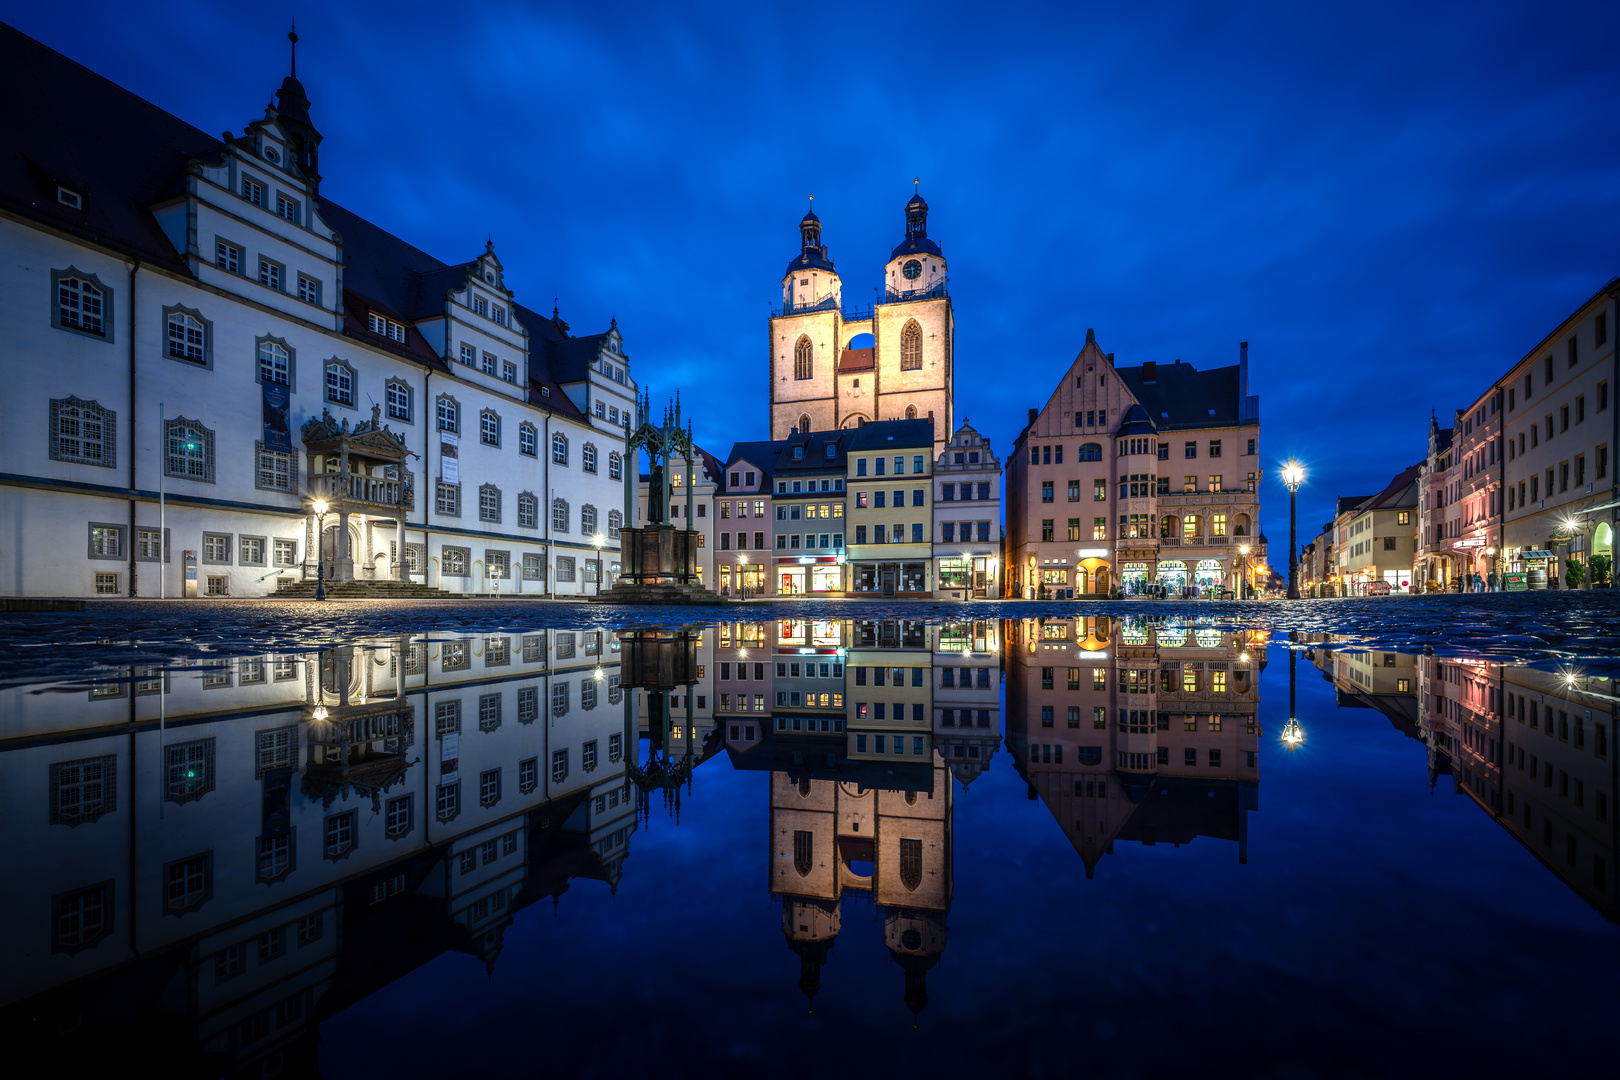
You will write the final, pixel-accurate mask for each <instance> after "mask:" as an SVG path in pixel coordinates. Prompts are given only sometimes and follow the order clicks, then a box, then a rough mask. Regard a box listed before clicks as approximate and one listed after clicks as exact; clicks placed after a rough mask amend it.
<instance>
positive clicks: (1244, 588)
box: [1238, 544, 1249, 600]
mask: <svg viewBox="0 0 1620 1080" xmlns="http://www.w3.org/2000/svg"><path fill="white" fill-rule="evenodd" d="M1238 556H1239V566H1241V567H1242V569H1240V570H1239V571H1238V599H1239V600H1247V599H1248V598H1249V545H1248V544H1239V545H1238Z"/></svg>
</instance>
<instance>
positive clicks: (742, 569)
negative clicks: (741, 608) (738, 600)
mask: <svg viewBox="0 0 1620 1080" xmlns="http://www.w3.org/2000/svg"><path fill="white" fill-rule="evenodd" d="M737 563H738V566H739V570H738V572H737V584H738V585H739V586H740V587H741V588H742V598H743V599H744V600H747V599H748V553H747V552H746V551H745V552H743V553H742V554H741V555H739V556H737Z"/></svg>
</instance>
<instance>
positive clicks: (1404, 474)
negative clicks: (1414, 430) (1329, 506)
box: [1356, 461, 1423, 513]
mask: <svg viewBox="0 0 1620 1080" xmlns="http://www.w3.org/2000/svg"><path fill="white" fill-rule="evenodd" d="M1422 468H1423V463H1422V462H1421V461H1420V462H1418V463H1417V464H1416V465H1408V466H1407V467H1406V468H1405V469H1403V470H1402V471H1401V472H1400V473H1399V474H1397V475H1396V477H1395V479H1393V480H1391V481H1390V482H1389V486H1387V487H1386V488H1384V490H1383V491H1380V492H1379V493H1378V494H1376V495H1372V496H1369V497H1367V498H1366V499H1363V500H1362V501H1361V503H1360V504H1359V505H1358V506H1357V507H1356V509H1357V510H1358V511H1360V512H1361V513H1367V512H1368V511H1369V510H1405V509H1408V508H1409V507H1415V506H1416V505H1417V478H1418V472H1419V471H1420V470H1421V469H1422Z"/></svg>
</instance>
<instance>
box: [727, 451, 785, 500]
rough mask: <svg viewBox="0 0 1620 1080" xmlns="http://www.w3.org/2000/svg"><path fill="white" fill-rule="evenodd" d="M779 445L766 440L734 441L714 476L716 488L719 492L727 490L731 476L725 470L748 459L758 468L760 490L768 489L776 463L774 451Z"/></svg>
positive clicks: (766, 490) (769, 488)
mask: <svg viewBox="0 0 1620 1080" xmlns="http://www.w3.org/2000/svg"><path fill="white" fill-rule="evenodd" d="M780 446H781V444H780V443H774V442H770V441H768V440H758V441H755V442H740V443H734V444H733V445H732V447H731V453H730V454H729V455H728V456H727V457H726V463H725V465H724V466H723V467H722V468H721V470H720V474H719V475H718V476H717V477H716V478H715V479H716V481H717V482H718V484H719V487H718V488H717V490H718V491H720V492H726V491H729V490H730V483H729V481H730V480H731V477H730V475H729V474H728V473H727V471H726V470H728V469H730V468H731V466H733V465H735V464H736V463H737V462H739V461H748V462H750V463H751V464H753V466H754V467H755V468H757V469H759V470H760V484H761V487H760V491H761V492H768V491H770V490H771V468H772V466H773V465H774V464H775V463H776V452H777V450H778V449H779V448H780Z"/></svg>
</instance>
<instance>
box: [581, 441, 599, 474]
mask: <svg viewBox="0 0 1620 1080" xmlns="http://www.w3.org/2000/svg"><path fill="white" fill-rule="evenodd" d="M579 463H580V465H581V467H583V468H584V470H585V471H586V472H589V473H593V472H595V471H596V444H595V443H586V444H585V446H584V447H583V448H582V449H581V450H580V452H579Z"/></svg>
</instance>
